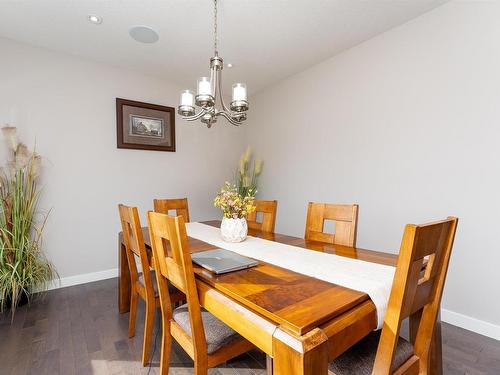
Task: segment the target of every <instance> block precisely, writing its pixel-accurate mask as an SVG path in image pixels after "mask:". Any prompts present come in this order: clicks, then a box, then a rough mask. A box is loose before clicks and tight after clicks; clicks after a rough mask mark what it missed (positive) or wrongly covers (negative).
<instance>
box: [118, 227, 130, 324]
mask: <svg viewBox="0 0 500 375" xmlns="http://www.w3.org/2000/svg"><path fill="white" fill-rule="evenodd" d="M118 310H119V311H120V313H121V314H123V313H126V312H128V311H129V310H130V270H129V268H128V260H127V253H126V252H125V245H124V244H123V241H122V235H121V233H120V234H119V235H118Z"/></svg>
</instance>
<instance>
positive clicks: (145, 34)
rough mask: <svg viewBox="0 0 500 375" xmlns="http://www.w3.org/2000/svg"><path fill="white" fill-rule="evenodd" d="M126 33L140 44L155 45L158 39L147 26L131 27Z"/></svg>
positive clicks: (154, 32) (155, 33)
mask: <svg viewBox="0 0 500 375" xmlns="http://www.w3.org/2000/svg"><path fill="white" fill-rule="evenodd" d="M128 33H129V34H130V36H131V37H132V39H134V40H136V41H138V42H140V43H155V42H157V41H158V39H160V37H159V36H158V33H157V32H156V31H154V30H153V29H152V28H151V27H148V26H133V27H132V28H131V29H130V30H129V32H128Z"/></svg>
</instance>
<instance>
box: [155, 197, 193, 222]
mask: <svg viewBox="0 0 500 375" xmlns="http://www.w3.org/2000/svg"><path fill="white" fill-rule="evenodd" d="M153 204H154V211H155V212H159V213H161V214H165V215H170V211H175V216H180V215H182V216H184V222H186V223H189V205H188V199H187V198H175V199H155V200H154V201H153Z"/></svg>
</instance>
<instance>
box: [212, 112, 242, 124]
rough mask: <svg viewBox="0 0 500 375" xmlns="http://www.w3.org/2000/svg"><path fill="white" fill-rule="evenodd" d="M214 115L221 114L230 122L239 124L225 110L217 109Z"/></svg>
mask: <svg viewBox="0 0 500 375" xmlns="http://www.w3.org/2000/svg"><path fill="white" fill-rule="evenodd" d="M216 116H222V117H224V118H225V119H226V120H227V121H229V122H230V123H231V124H233V125H234V126H240V123H239V122H237V121H235V120H234V119H233V117H232V116H231V115H230V114H229V113H228V112H226V111H218V112H217V113H216Z"/></svg>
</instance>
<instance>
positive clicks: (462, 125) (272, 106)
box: [246, 1, 500, 338]
mask: <svg viewBox="0 0 500 375" xmlns="http://www.w3.org/2000/svg"><path fill="white" fill-rule="evenodd" d="M499 19H500V3H499V2H475V1H467V2H465V1H461V2H459V1H456V2H451V3H449V4H446V5H444V6H441V7H439V8H437V9H435V10H433V11H431V12H429V13H427V14H425V15H423V16H421V17H419V18H417V19H415V20H413V21H411V22H408V23H407V24H404V25H402V26H400V27H398V28H395V29H393V30H390V31H388V32H386V33H384V34H382V35H380V36H378V37H376V38H374V39H372V40H369V41H367V42H365V43H363V44H361V45H359V46H357V47H355V48H352V49H351V50H349V51H347V52H344V53H342V54H341V55H338V56H336V57H334V58H332V59H330V60H327V61H325V62H323V63H321V64H319V65H316V66H314V67H311V68H310V69H308V70H306V71H304V72H302V73H300V74H297V75H294V76H292V77H290V78H288V79H286V80H284V81H282V82H280V83H279V84H277V85H275V86H273V87H271V88H269V89H267V90H265V91H263V92H261V93H259V94H257V95H255V96H254V97H252V98H251V105H252V112H251V116H250V117H249V124H248V126H247V127H246V131H247V133H246V137H247V138H248V139H249V142H250V143H252V144H253V145H254V146H255V148H256V152H257V153H258V154H259V155H260V156H261V157H263V159H264V160H265V170H266V172H267V173H266V174H265V175H264V176H263V178H262V180H261V184H260V185H261V188H260V191H261V195H260V196H261V197H262V198H268V199H277V200H279V207H278V218H277V231H279V232H284V233H290V234H295V235H303V229H304V223H305V214H306V204H307V202H308V201H320V202H342V203H352V202H356V203H359V204H360V222H359V232H358V233H359V234H358V245H359V246H360V247H364V248H370V249H379V250H384V251H392V252H397V251H398V249H399V244H400V241H401V236H402V233H403V227H404V224H406V223H421V222H426V221H428V220H434V219H440V218H445V217H446V216H448V215H456V216H458V217H459V218H460V222H459V228H458V233H457V237H456V245H455V248H454V253H453V256H452V262H451V268H450V271H449V275H448V280H447V286H446V291H445V295H444V301H443V307H444V308H445V309H447V310H451V311H453V312H456V313H459V314H464V315H466V317H462V316H461V315H457V314H454V313H452V312H450V311H448V313H447V319H448V320H450V321H453V322H455V323H459V322H458V320H460V319H462V318H463V319H468V317H473V318H476V319H479V320H481V321H482V322H479V323H478V324H482V325H481V327H482V333H488V332H486V331H488V330H489V329H491V330H496V331H495V333H494V334H493V333H492V332H489V333H490V334H493V335H494V336H495V335H496V337H497V338H500V326H498V325H500V301H499V299H498V296H499V288H500V277H499V269H500V245H499V242H498V225H499V219H498V212H499V211H500V197H499V194H500V173H499V172H500V167H499V165H500V164H499V163H500V146H499V145H500V143H499V142H500V43H499V41H500V22H498V20H499ZM471 321H472V320H471V319H468V322H469V323H470V322H471ZM486 322H490V323H493V324H495V325H496V326H493V325H488V324H487V323H486ZM476 323H477V322H476ZM468 328H474V327H472V326H471V325H470V324H469V327H468ZM476 328H477V327H476ZM479 331H481V329H479Z"/></svg>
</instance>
